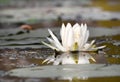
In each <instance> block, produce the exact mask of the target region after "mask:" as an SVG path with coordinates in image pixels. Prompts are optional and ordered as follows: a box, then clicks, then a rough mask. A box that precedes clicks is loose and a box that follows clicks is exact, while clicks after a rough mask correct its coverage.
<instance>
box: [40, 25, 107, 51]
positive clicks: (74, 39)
mask: <svg viewBox="0 0 120 82" xmlns="http://www.w3.org/2000/svg"><path fill="white" fill-rule="evenodd" d="M48 31H49V33H50V35H51V37H52V38H47V39H48V40H49V42H50V43H51V44H48V43H45V42H42V43H43V44H45V45H47V46H48V47H50V48H52V49H55V50H57V51H62V52H68V51H96V50H98V49H101V48H104V47H105V46H100V47H95V46H94V42H95V40H93V41H92V42H91V43H87V41H88V38H89V30H87V25H86V24H81V25H79V24H78V23H76V24H75V25H73V26H72V25H71V24H70V23H68V24H67V25H66V26H65V25H64V24H62V28H61V30H60V36H61V40H62V43H60V41H59V40H58V38H57V37H56V36H55V35H54V34H53V32H52V31H51V30H50V29H48Z"/></svg>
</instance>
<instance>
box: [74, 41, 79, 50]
mask: <svg viewBox="0 0 120 82" xmlns="http://www.w3.org/2000/svg"><path fill="white" fill-rule="evenodd" d="M75 50H78V43H77V42H75V43H74V45H73V51H75Z"/></svg>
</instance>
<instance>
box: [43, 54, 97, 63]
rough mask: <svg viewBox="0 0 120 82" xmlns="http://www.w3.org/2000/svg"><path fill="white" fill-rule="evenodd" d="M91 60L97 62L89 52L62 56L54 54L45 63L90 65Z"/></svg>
mask: <svg viewBox="0 0 120 82" xmlns="http://www.w3.org/2000/svg"><path fill="white" fill-rule="evenodd" d="M90 60H92V61H93V62H95V59H94V58H93V57H92V55H90V54H89V53H87V52H66V53H61V54H54V55H51V56H49V57H48V58H47V59H45V60H44V61H43V63H45V62H47V64H48V63H52V62H53V65H59V64H62V65H63V64H90Z"/></svg>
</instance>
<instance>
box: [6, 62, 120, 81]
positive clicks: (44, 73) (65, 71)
mask: <svg viewBox="0 0 120 82" xmlns="http://www.w3.org/2000/svg"><path fill="white" fill-rule="evenodd" d="M119 68H120V65H105V64H83V65H57V66H52V65H49V66H39V67H32V68H19V69H13V70H10V71H8V72H7V75H9V76H16V77H32V78H33V77H35V78H53V79H54V78H58V79H68V78H69V79H72V78H82V79H84V78H94V77H112V76H120V69H119Z"/></svg>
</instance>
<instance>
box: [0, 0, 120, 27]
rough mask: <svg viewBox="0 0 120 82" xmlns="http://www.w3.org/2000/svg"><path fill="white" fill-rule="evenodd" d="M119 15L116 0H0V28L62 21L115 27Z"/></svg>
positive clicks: (119, 0) (119, 5)
mask: <svg viewBox="0 0 120 82" xmlns="http://www.w3.org/2000/svg"><path fill="white" fill-rule="evenodd" d="M119 19H120V0H0V28H13V27H19V26H21V25H23V24H29V25H31V26H32V28H42V27H46V28H49V27H60V26H61V23H63V22H64V23H66V22H71V23H73V24H74V23H76V22H78V23H81V22H83V23H87V24H88V25H89V26H93V27H98V26H101V27H119V26H120V20H119Z"/></svg>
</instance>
